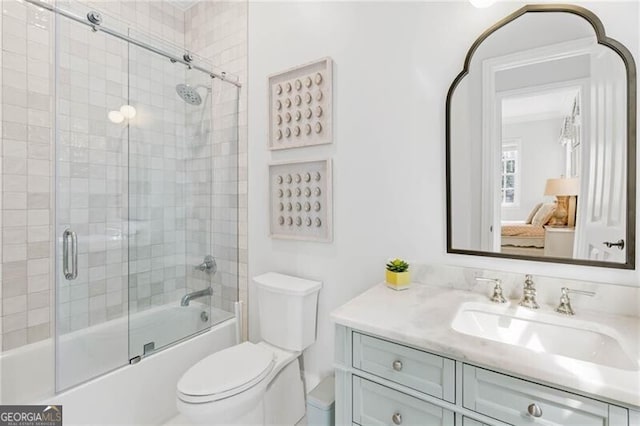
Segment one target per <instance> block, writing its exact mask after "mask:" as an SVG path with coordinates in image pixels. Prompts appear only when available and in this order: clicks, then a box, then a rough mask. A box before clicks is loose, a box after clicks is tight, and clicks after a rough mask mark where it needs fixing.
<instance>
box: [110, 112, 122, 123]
mask: <svg viewBox="0 0 640 426" xmlns="http://www.w3.org/2000/svg"><path fill="white" fill-rule="evenodd" d="M108 116H109V120H111V122H112V123H115V124H120V123H122V122H123V121H124V114H122V113H121V112H120V111H110V112H109V115H108Z"/></svg>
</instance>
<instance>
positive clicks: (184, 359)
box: [0, 303, 237, 425]
mask: <svg viewBox="0 0 640 426" xmlns="http://www.w3.org/2000/svg"><path fill="white" fill-rule="evenodd" d="M202 312H203V309H202V307H199V306H198V304H195V303H194V304H193V305H192V306H189V307H179V306H175V305H172V306H168V305H167V306H162V307H157V308H153V309H150V310H147V311H144V312H141V313H138V314H133V315H131V316H130V318H126V317H125V318H120V319H117V320H113V321H108V322H105V323H102V324H99V325H97V326H92V327H88V328H85V329H82V330H78V331H75V332H72V333H68V334H65V335H63V336H61V337H60V340H59V344H58V347H57V348H55V349H57V358H58V362H57V379H58V389H64V388H69V389H68V390H65V391H63V392H61V393H58V394H57V395H55V396H53V397H52V396H51V395H53V394H54V365H56V363H54V362H53V359H54V344H53V340H52V339H49V340H46V341H42V342H38V343H34V344H31V345H26V346H23V347H21V348H17V349H14V350H11V351H7V352H5V353H3V354H2V355H1V356H0V377H1V381H2V393H0V403H2V404H10V403H41V404H62V405H63V417H64V424H65V425H72V424H77V425H88V424H92V425H98V424H104V425H107V424H108V425H116V424H117V425H158V424H162V423H163V422H164V421H166V420H168V419H170V418H172V417H174V416H175V415H176V414H177V410H176V405H175V391H176V384H177V382H178V379H179V378H180V376H181V375H182V374H183V373H184V371H186V370H187V369H188V368H189V367H190V366H191V365H193V364H194V363H196V362H197V361H198V360H200V359H202V358H204V357H205V356H207V355H209V354H211V353H213V352H216V351H218V350H221V349H224V348H226V347H229V346H231V345H234V344H235V343H236V340H237V323H236V320H235V317H234V316H233V315H232V314H230V313H228V312H224V311H220V310H217V309H214V308H212V309H211V312H210V313H209V311H208V309H207V310H206V311H205V312H207V314H208V316H209V318H207V321H203V319H202V318H201V314H202ZM216 323H218V324H216ZM129 324H130V325H129ZM209 324H216V325H213V326H212V327H210V326H209ZM208 327H210V328H208ZM129 330H130V332H129ZM194 332H198V334H196V335H193V336H191V337H189V338H186V339H184V340H182V341H180V342H179V343H176V344H173V345H171V346H169V347H166V348H164V349H161V350H158V351H157V352H153V353H151V354H150V355H149V356H147V357H144V358H143V359H142V360H141V361H140V362H138V363H136V364H129V345H131V348H132V349H134V350H135V351H132V354H134V355H135V354H142V352H143V349H142V348H143V347H144V345H145V344H147V343H150V342H155V347H156V348H161V347H162V346H165V345H167V344H169V343H170V342H171V341H174V340H175V339H177V338H178V336H185V335H188V334H193V333H194ZM43 361H44V362H43ZM98 374H102V375H100V376H99V377H96V378H92V377H93V376H96V375H98ZM78 383H82V384H80V385H77V386H75V387H72V386H74V385H76V384H78Z"/></svg>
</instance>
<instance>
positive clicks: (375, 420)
mask: <svg viewBox="0 0 640 426" xmlns="http://www.w3.org/2000/svg"><path fill="white" fill-rule="evenodd" d="M454 418H455V416H454V413H453V411H449V410H446V409H444V408H442V407H439V406H437V405H435V404H432V403H430V402H426V401H423V400H421V399H418V398H414V397H412V396H409V395H406V394H404V393H402V392H398V391H396V390H394V389H391V388H388V387H386V386H382V385H379V384H377V383H374V382H371V381H369V380H366V379H363V378H360V377H357V376H353V422H354V423H357V424H359V425H361V426H383V425H384V426H387V425H391V426H393V425H412V426H413V425H416V426H417V425H425V426H439V425H441V426H451V425H453V424H454V423H455V421H454Z"/></svg>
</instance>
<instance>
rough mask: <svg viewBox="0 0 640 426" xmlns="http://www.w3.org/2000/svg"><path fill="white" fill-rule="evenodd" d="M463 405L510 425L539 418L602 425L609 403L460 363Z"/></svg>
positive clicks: (593, 425)
mask: <svg viewBox="0 0 640 426" xmlns="http://www.w3.org/2000/svg"><path fill="white" fill-rule="evenodd" d="M462 383H463V391H462V405H463V407H465V408H468V409H470V410H472V411H475V412H478V413H481V414H484V415H487V416H489V417H492V418H494V419H498V420H501V421H503V422H505V423H509V424H514V425H517V424H520V423H522V422H523V421H524V420H525V419H527V418H528V419H530V420H533V419H534V418H536V417H538V418H540V419H541V420H545V421H546V422H547V423H546V424H557V425H565V426H570V425H576V426H605V425H607V424H608V419H609V404H606V403H604V402H600V401H596V400H594V399H590V398H585V397H582V396H579V395H575V394H573V393H569V392H563V391H560V390H557V389H553V388H549V387H546V386H542V385H538V384H536V383H531V382H529V381H526V380H520V379H516V378H514V377H510V376H507V375H504V374H500V373H496V372H493V371H490V370H485V369H482V368H478V367H474V366H472V365H468V364H464V365H463V378H462Z"/></svg>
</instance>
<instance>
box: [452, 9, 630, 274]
mask: <svg viewBox="0 0 640 426" xmlns="http://www.w3.org/2000/svg"><path fill="white" fill-rule="evenodd" d="M446 130H447V135H446V136H447V141H446V143H447V209H448V210H447V251H448V252H449V253H460V254H471V255H482V256H493V257H502V258H514V259H526V260H536V261H546V262H557V263H573V264H582V265H594V266H605V267H612V268H627V269H633V268H635V221H636V219H635V214H636V200H635V194H636V161H635V159H636V151H635V149H636V69H635V64H634V60H633V57H632V56H631V54H630V53H629V51H628V50H627V49H626V48H625V47H624V46H623V45H622V44H620V43H619V42H617V41H615V40H612V39H610V38H608V37H607V36H606V35H605V29H604V27H603V25H602V23H601V21H600V20H599V19H598V17H597V16H596V15H595V14H593V13H592V12H590V11H588V10H586V9H584V8H581V7H577V6H565V5H529V6H525V7H523V8H522V9H520V10H518V11H516V12H515V13H513V14H512V15H510V16H508V17H506V18H505V19H503V20H502V21H500V22H498V23H497V24H495V25H494V26H493V27H491V28H489V29H488V30H487V31H486V32H485V33H483V34H482V35H481V36H480V37H479V38H478V40H476V42H475V43H474V44H473V45H472V46H471V48H470V50H469V52H468V54H467V57H466V59H465V62H464V68H463V70H462V72H460V74H459V75H458V76H457V77H456V78H455V80H454V81H453V84H452V85H451V88H450V89H449V93H448V95H447V128H446Z"/></svg>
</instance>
